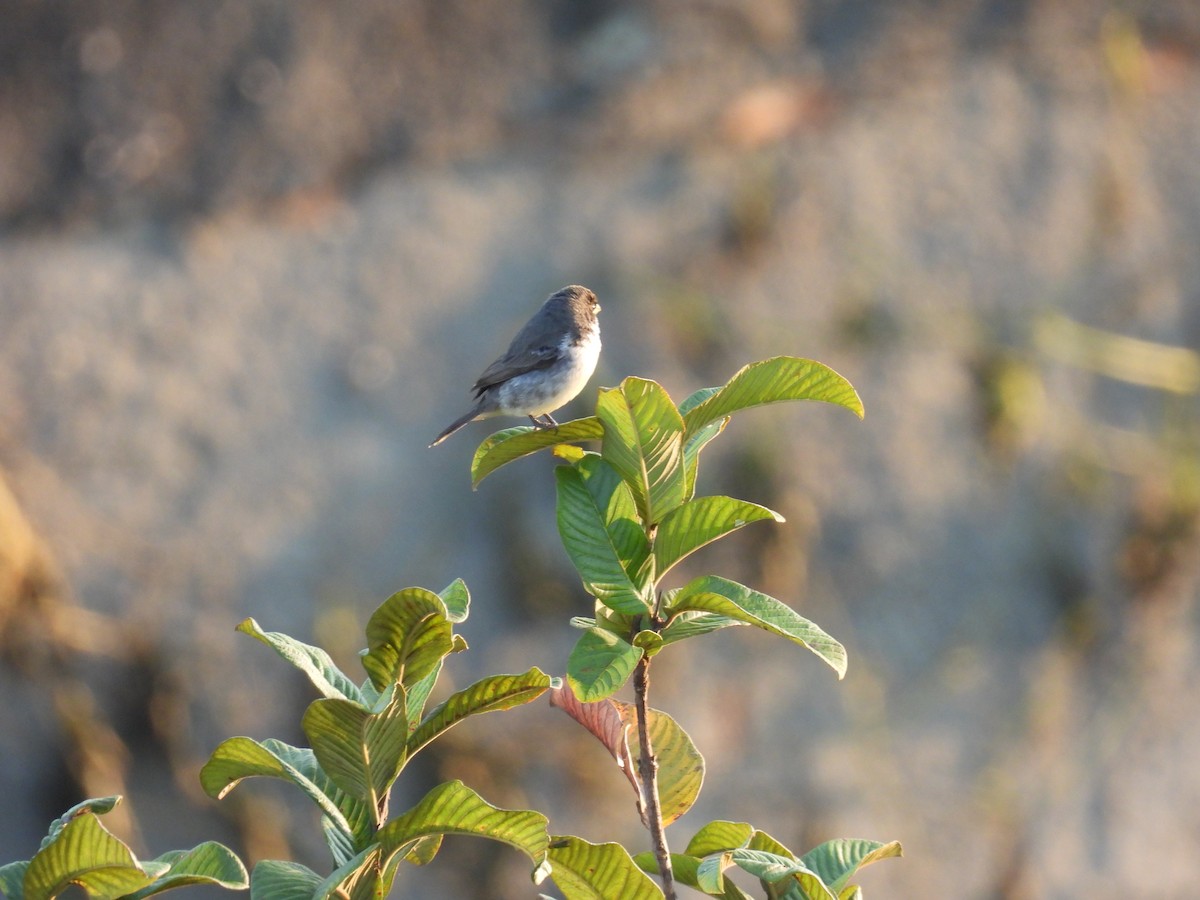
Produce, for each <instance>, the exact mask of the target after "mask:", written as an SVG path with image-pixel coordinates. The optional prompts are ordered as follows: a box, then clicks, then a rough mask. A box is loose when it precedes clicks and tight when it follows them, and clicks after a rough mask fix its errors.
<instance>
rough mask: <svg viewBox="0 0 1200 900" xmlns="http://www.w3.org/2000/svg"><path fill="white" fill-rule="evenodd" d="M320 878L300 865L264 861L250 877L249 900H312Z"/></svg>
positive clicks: (271, 860) (281, 861) (274, 860)
mask: <svg viewBox="0 0 1200 900" xmlns="http://www.w3.org/2000/svg"><path fill="white" fill-rule="evenodd" d="M320 883H321V876H320V875H318V874H317V873H316V872H314V871H313V870H312V869H310V868H308V867H307V866H302V865H300V863H294V862H286V861H284V860H277V859H264V860H263V861H262V862H260V863H258V864H257V865H255V867H254V872H253V873H252V874H251V875H250V900H312V898H313V894H314V893H315V892H316V889H317V886H318V885H319V884H320Z"/></svg>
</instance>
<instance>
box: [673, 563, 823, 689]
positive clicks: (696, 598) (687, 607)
mask: <svg viewBox="0 0 1200 900" xmlns="http://www.w3.org/2000/svg"><path fill="white" fill-rule="evenodd" d="M687 611H695V612H706V613H714V614H716V615H719V616H727V617H729V618H731V619H737V620H738V621H739V622H743V623H745V624H747V625H753V626H755V627H756V628H762V629H763V630H764V631H769V632H771V633H772V634H777V635H779V636H780V637H785V638H787V639H788V640H790V641H792V642H794V643H797V644H800V645H801V646H803V647H807V648H808V649H809V650H811V651H812V652H813V653H815V654H817V656H819V657H821V659H823V660H825V662H826V663H828V664H829V665H830V667H832V668H833V670H834V671H835V672H837V673H838V677H839V678H841V677H842V676H844V675H845V674H846V648H845V647H843V646H842V645H841V644H839V643H838V642H837V641H835V640H834V639H833V638H832V637H830V636H829V635H828V634H826V633H825V632H824V631H822V630H821V628H820V627H818V626H817V625H815V624H814V623H812V622H810V621H809V620H808V619H806V618H804V617H803V616H801V615H800V614H799V613H797V612H796V611H795V610H794V609H792V608H791V607H790V606H788V605H786V604H784V603H780V602H779V601H778V600H776V599H775V598H774V597H769V596H767V595H766V594H762V593H759V592H758V591H755V590H751V589H750V588H748V587H746V586H745V585H743V584H738V583H737V582H736V581H729V580H728V579H725V578H718V577H717V576H715V575H706V576H703V577H701V578H697V579H696V580H695V581H692V582H689V583H688V584H687V585H685V586H684V587H682V588H680V589H679V592H678V593H676V594H674V595H672V598H671V605H670V608H669V609H668V610H667V612H668V615H673V614H675V613H680V612H687ZM669 627H670V626H669V625H668V629H669ZM665 637H666V634H665V631H664V639H665Z"/></svg>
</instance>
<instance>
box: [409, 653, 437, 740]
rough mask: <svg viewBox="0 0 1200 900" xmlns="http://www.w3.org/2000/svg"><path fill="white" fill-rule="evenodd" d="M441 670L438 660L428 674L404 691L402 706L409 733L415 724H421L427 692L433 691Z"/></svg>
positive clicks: (413, 729) (415, 727) (427, 697)
mask: <svg viewBox="0 0 1200 900" xmlns="http://www.w3.org/2000/svg"><path fill="white" fill-rule="evenodd" d="M441 672H442V664H441V663H440V662H439V663H438V664H437V666H436V667H434V668H433V669H432V670H431V671H430V672H429V674H428V675H426V676H425V677H424V678H422V679H421V680H420V681H417V682H415V683H414V684H413V685H412V687H410V688H409V689H408V690H407V691H405V694H404V708H405V715H406V718H407V719H408V733H409V734H410V735H411V734H412V733H413V732H414V731H416V730H417V726H418V725H419V724H421V719H422V718H424V716H425V704H426V702H428V700H429V694H430V692H432V691H433V686H434V685H435V684H437V680H438V675H440V674H441Z"/></svg>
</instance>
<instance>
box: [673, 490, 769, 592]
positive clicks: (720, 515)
mask: <svg viewBox="0 0 1200 900" xmlns="http://www.w3.org/2000/svg"><path fill="white" fill-rule="evenodd" d="M763 519H771V520H773V521H776V522H782V521H783V516H781V515H779V513H777V512H774V511H773V510H769V509H767V508H766V507H765V506H759V505H758V504H757V503H747V502H746V501H745V500H735V499H733V498H732V497H720V496H715V497H700V498H699V499H696V500H689V501H688V502H687V503H684V504H683V505H682V506H678V507H676V508H675V509H673V510H671V512H669V513H667V515H666V516H665V517H664V518H663V520H662V522H661V523H660V524H659V526H658V533H657V534H656V535H655V537H654V559H655V572H656V573H657V577H659V578H661V577H662V576H663V575H664V574H666V573H667V571H669V570H670V569H671V567H672V566H674V565H675V564H676V563H677V562H679V561H680V560H681V559H683V558H684V557H685V556H687V555H688V554H689V553H692V552H694V551H696V550H699V549H700V548H701V547H703V546H704V545H705V544H708V543H711V542H712V541H715V540H716V539H717V538H720V537H723V536H724V535H727V534H729V533H730V532H732V531H736V530H737V529H739V528H741V527H742V526H744V525H749V524H750V523H751V522H758V521H761V520H763Z"/></svg>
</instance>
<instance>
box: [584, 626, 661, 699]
mask: <svg viewBox="0 0 1200 900" xmlns="http://www.w3.org/2000/svg"><path fill="white" fill-rule="evenodd" d="M641 658H642V649H641V648H640V647H634V646H633V645H632V644H629V643H628V642H626V641H624V640H622V639H621V638H620V637H618V636H617V635H615V634H613V633H612V632H609V631H605V630H604V629H603V628H589V629H588V630H587V631H585V632H584V633H583V634H582V635H580V636H579V640H578V641H576V642H575V648H574V649H573V650H572V651H571V655H570V657H568V659H567V681H568V683H569V684H570V685H571V690H572V691H574V692H575V696H576V697H578V698H579V699H580V700H582V701H584V702H585V703H590V702H593V701H596V700H603V699H604V698H605V697H608V696H610V695H612V694H614V693H616V692H617V691H618V690H620V689H621V687H622V686H623V685H624V684H625V682H626V681H628V680H629V676H630V675H632V674H633V670H634V667H636V666H637V664H638V660H640V659H641Z"/></svg>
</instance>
